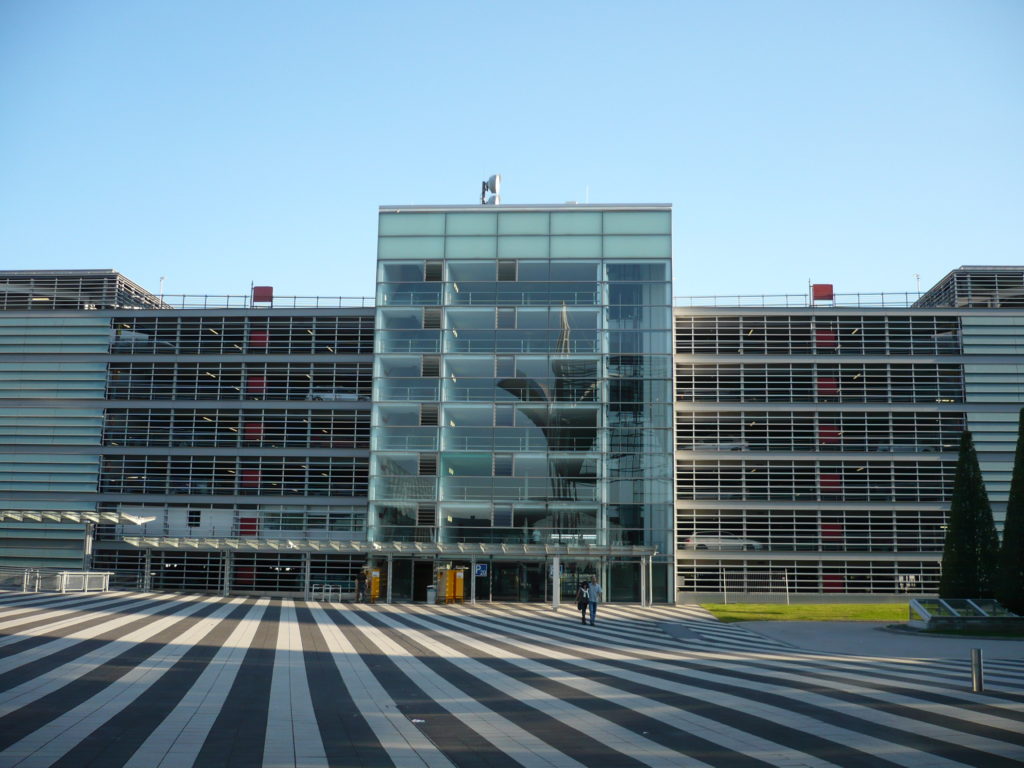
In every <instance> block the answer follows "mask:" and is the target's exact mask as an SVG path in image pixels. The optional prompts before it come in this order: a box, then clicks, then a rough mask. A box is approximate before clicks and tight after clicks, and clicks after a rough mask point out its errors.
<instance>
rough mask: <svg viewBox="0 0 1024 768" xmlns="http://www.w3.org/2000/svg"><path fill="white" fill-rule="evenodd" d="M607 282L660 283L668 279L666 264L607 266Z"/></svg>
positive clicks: (634, 263)
mask: <svg viewBox="0 0 1024 768" xmlns="http://www.w3.org/2000/svg"><path fill="white" fill-rule="evenodd" d="M607 269H608V282H619V281H622V282H636V281H645V280H649V281H662V280H666V279H668V278H667V277H666V272H667V271H668V264H666V263H665V262H656V263H653V264H643V263H636V262H633V263H627V264H608V265H607Z"/></svg>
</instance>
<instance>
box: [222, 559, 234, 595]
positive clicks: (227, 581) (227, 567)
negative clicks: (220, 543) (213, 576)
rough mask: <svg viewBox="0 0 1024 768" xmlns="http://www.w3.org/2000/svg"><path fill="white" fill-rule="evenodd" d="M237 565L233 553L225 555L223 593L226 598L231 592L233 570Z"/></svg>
mask: <svg viewBox="0 0 1024 768" xmlns="http://www.w3.org/2000/svg"><path fill="white" fill-rule="evenodd" d="M234 565H235V555H234V553H233V552H230V551H228V552H225V553H224V579H223V583H222V584H221V592H223V593H224V597H227V596H228V594H230V592H231V569H232V568H233V567H234Z"/></svg>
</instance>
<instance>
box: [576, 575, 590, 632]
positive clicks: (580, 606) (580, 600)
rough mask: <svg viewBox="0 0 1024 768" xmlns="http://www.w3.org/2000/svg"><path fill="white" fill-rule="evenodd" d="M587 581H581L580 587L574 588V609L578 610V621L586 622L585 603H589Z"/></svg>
mask: <svg viewBox="0 0 1024 768" xmlns="http://www.w3.org/2000/svg"><path fill="white" fill-rule="evenodd" d="M588 586H589V584H588V583H587V582H585V581H584V582H581V583H580V588H579V589H577V590H576V610H578V611H579V612H580V623H581V624H586V623H587V605H589V604H590V597H589V595H588V592H587V587H588Z"/></svg>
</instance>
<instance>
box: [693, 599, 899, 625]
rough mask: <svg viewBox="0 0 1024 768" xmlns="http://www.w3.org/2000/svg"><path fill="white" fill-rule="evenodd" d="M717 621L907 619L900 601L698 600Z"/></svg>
mask: <svg viewBox="0 0 1024 768" xmlns="http://www.w3.org/2000/svg"><path fill="white" fill-rule="evenodd" d="M701 607H702V608H707V609H708V610H709V611H711V613H713V614H714V615H715V617H716V618H718V620H719V621H724V622H731V621H906V620H907V606H906V605H904V604H901V603H851V604H849V605H839V604H831V603H830V604H826V605H765V604H764V603H731V604H729V605H723V604H722V603H701Z"/></svg>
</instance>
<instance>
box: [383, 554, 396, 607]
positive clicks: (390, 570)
mask: <svg viewBox="0 0 1024 768" xmlns="http://www.w3.org/2000/svg"><path fill="white" fill-rule="evenodd" d="M394 564H395V556H394V555H388V596H387V599H386V600H385V602H386V603H387V604H388V605H391V576H392V574H393V573H394Z"/></svg>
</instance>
